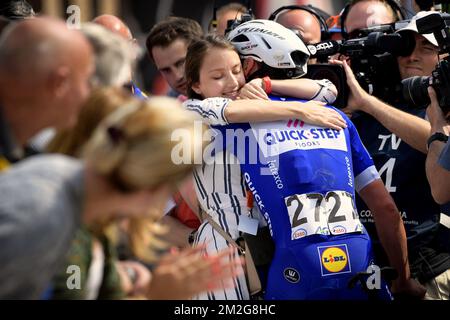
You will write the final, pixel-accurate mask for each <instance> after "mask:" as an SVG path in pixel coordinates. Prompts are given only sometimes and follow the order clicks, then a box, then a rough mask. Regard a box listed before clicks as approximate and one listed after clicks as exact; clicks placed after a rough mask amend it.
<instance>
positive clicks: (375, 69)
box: [308, 24, 414, 108]
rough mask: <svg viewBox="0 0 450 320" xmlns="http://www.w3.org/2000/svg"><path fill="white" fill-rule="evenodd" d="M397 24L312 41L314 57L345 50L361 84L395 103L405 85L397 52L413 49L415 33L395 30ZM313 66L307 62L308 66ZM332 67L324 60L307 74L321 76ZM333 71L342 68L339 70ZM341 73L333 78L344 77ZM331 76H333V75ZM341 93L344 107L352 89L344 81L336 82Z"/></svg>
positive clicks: (337, 104)
mask: <svg viewBox="0 0 450 320" xmlns="http://www.w3.org/2000/svg"><path fill="white" fill-rule="evenodd" d="M395 30H396V26H395V25H394V24H389V25H382V26H376V27H372V28H367V29H363V30H360V33H359V36H361V38H358V39H350V40H342V41H326V42H321V43H319V44H316V45H309V46H308V49H309V51H310V53H311V57H320V58H322V57H328V56H331V55H334V54H337V53H339V54H342V55H345V56H347V57H349V58H350V60H351V68H352V70H353V73H354V74H355V78H356V80H357V81H358V83H359V84H360V85H361V87H362V88H363V89H364V90H365V91H367V92H368V93H370V94H371V95H374V96H376V97H378V98H380V99H382V100H384V101H386V102H389V103H396V102H397V101H398V100H400V98H401V92H402V85H401V79H400V72H399V71H398V64H397V56H407V55H409V54H411V52H412V51H413V49H414V37H413V36H411V35H409V34H399V33H395ZM309 67H310V66H308V68H309ZM330 68H332V67H331V66H330V65H327V64H323V65H320V66H318V67H314V70H313V73H312V74H308V75H309V77H311V78H312V79H318V77H316V74H318V75H324V74H327V73H330V72H329V71H327V70H325V69H330ZM333 70H334V71H338V72H340V70H336V68H333ZM343 78H344V77H342V76H341V75H338V76H337V77H333V79H336V80H338V79H343ZM330 80H331V79H330ZM332 82H333V83H334V85H335V86H336V87H337V89H338V92H339V95H338V99H337V103H336V107H338V108H343V107H345V106H346V104H347V98H348V95H349V92H348V91H349V89H348V87H347V84H346V83H345V84H342V83H341V81H339V82H334V81H333V80H332Z"/></svg>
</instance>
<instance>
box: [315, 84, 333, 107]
mask: <svg viewBox="0 0 450 320" xmlns="http://www.w3.org/2000/svg"><path fill="white" fill-rule="evenodd" d="M316 83H317V84H318V85H319V87H320V89H319V90H318V91H317V92H316V94H315V95H314V96H313V97H312V98H311V100H315V101H322V102H326V103H328V104H332V103H333V102H334V101H336V98H337V95H336V94H335V93H334V90H333V89H335V86H334V84H333V82H331V81H330V80H328V79H322V80H316Z"/></svg>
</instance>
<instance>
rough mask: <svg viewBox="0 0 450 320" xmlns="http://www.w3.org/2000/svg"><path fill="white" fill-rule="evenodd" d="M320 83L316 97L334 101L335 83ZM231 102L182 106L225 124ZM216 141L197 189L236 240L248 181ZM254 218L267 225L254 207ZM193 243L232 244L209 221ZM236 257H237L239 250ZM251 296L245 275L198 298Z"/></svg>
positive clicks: (211, 247) (215, 247) (211, 249)
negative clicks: (232, 283) (232, 284)
mask: <svg viewBox="0 0 450 320" xmlns="http://www.w3.org/2000/svg"><path fill="white" fill-rule="evenodd" d="M319 84H320V89H319V91H318V92H317V93H316V95H315V99H316V100H321V101H323V100H325V101H327V100H333V97H331V96H330V92H331V90H330V87H331V86H332V83H331V82H329V81H328V80H326V81H325V80H323V81H321V82H320V83H319ZM334 98H335V97H334ZM333 101H334V100H333ZM230 102H231V100H230V99H227V98H222V97H217V98H208V99H205V100H195V99H190V100H187V101H185V102H184V103H183V106H184V107H185V108H186V109H187V110H190V111H192V112H195V113H197V114H198V115H200V116H201V117H202V118H203V119H204V121H205V122H206V123H207V124H209V125H212V126H225V125H228V124H229V122H228V120H227V119H226V117H225V109H226V108H227V106H228V104H229V103H230ZM217 140H219V142H217V141H216V142H215V145H214V150H215V151H216V152H215V154H214V155H212V156H211V157H212V158H211V159H208V161H207V163H205V162H204V163H203V165H202V166H201V167H198V168H197V169H196V170H195V171H194V181H195V187H196V192H197V196H198V199H199V204H200V206H201V208H202V209H203V211H204V212H206V213H207V214H209V215H210V216H211V217H212V218H213V219H214V221H215V222H216V223H217V224H219V226H220V227H221V228H222V229H223V230H224V231H226V232H227V233H228V234H229V235H230V236H231V237H232V238H233V239H237V238H238V237H239V230H238V225H239V218H240V216H241V215H243V214H245V215H246V214H247V212H248V208H247V197H246V184H245V180H244V178H243V175H242V171H241V166H240V163H239V161H238V159H237V158H236V157H235V156H234V155H233V154H231V153H230V152H228V151H227V150H223V145H222V144H221V143H222V142H221V141H220V139H217ZM213 141H214V139H213ZM213 143H214V142H213ZM253 217H254V218H255V219H258V220H259V221H260V226H262V225H264V224H265V221H264V219H263V218H262V215H261V214H260V213H259V210H258V209H256V208H255V209H254V210H253ZM194 244H195V245H198V244H205V245H206V252H207V253H217V252H218V251H220V250H223V249H225V248H228V247H229V246H231V245H230V244H228V243H227V241H226V240H225V239H224V238H223V237H222V236H221V235H220V234H219V233H218V232H217V231H215V230H214V229H213V228H212V226H211V225H210V224H209V223H208V222H207V221H204V222H203V223H202V225H201V226H200V227H199V229H198V232H197V236H196V239H195V242H194ZM234 256H235V257H237V256H238V252H237V250H235V254H234ZM249 298H250V295H249V292H248V288H247V285H246V280H245V277H244V276H240V277H238V278H237V280H236V281H235V288H233V289H223V290H216V291H214V292H208V293H205V294H202V295H200V296H198V297H197V299H199V300H203V299H208V300H215V299H221V300H248V299H249Z"/></svg>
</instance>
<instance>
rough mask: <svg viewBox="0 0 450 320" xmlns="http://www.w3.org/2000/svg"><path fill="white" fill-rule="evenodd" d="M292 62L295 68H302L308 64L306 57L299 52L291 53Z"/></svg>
mask: <svg viewBox="0 0 450 320" xmlns="http://www.w3.org/2000/svg"><path fill="white" fill-rule="evenodd" d="M291 58H292V61H294V63H295V65H296V66H304V65H305V64H306V63H307V62H308V58H309V57H308V55H307V54H305V53H304V52H301V51H298V50H297V51H293V52H292V53H291Z"/></svg>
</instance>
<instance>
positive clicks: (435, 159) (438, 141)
mask: <svg viewBox="0 0 450 320" xmlns="http://www.w3.org/2000/svg"><path fill="white" fill-rule="evenodd" d="M428 93H429V95H430V100H431V104H430V106H429V107H428V109H427V115H428V119H429V120H430V123H431V136H430V138H429V140H428V147H429V149H428V155H427V161H426V171H427V177H428V181H429V182H430V186H431V191H432V193H433V198H434V200H436V202H438V203H440V204H444V203H447V202H449V201H450V142H448V134H449V132H450V125H449V123H448V122H447V120H446V119H448V118H449V116H450V114H449V113H447V114H446V115H444V113H443V112H442V109H441V108H440V107H439V104H438V101H437V98H436V92H435V91H434V89H433V88H429V89H428ZM446 141H447V142H446Z"/></svg>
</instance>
